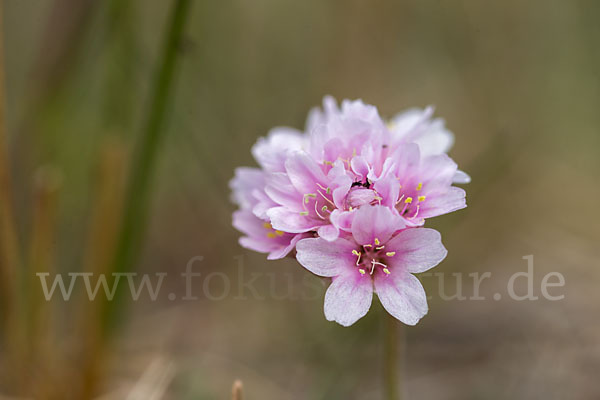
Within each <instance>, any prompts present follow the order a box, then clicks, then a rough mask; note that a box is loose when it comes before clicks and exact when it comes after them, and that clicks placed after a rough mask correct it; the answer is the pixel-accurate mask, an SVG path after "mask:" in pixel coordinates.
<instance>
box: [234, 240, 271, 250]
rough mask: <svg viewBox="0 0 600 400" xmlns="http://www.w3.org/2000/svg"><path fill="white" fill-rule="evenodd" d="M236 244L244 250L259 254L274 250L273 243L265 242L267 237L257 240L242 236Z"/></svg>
mask: <svg viewBox="0 0 600 400" xmlns="http://www.w3.org/2000/svg"><path fill="white" fill-rule="evenodd" d="M238 243H239V244H240V246H242V247H243V248H245V249H248V250H252V251H257V252H259V253H269V252H271V251H273V250H274V246H273V242H269V241H267V237H265V238H264V239H259V238H257V237H251V236H242V237H241V238H240V239H239V240H238Z"/></svg>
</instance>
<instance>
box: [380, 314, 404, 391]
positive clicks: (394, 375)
mask: <svg viewBox="0 0 600 400" xmlns="http://www.w3.org/2000/svg"><path fill="white" fill-rule="evenodd" d="M384 331H385V332H384V334H385V340H384V343H385V347H384V351H385V356H384V363H385V365H384V367H385V370H384V372H385V391H386V399H387V400H402V398H403V397H404V396H403V395H402V394H403V391H402V389H403V387H402V380H403V366H404V363H403V359H404V326H403V325H402V324H401V323H400V322H398V321H397V320H396V319H395V318H394V317H392V316H391V315H389V314H387V313H385V329H384Z"/></svg>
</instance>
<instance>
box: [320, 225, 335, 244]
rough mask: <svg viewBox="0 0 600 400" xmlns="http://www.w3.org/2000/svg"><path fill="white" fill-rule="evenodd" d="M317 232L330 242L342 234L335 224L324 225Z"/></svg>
mask: <svg viewBox="0 0 600 400" xmlns="http://www.w3.org/2000/svg"><path fill="white" fill-rule="evenodd" d="M317 233H318V234H319V236H320V237H322V238H323V239H325V240H327V241H328V242H333V241H334V240H335V239H337V238H338V236H339V235H340V230H339V228H337V227H336V226H335V225H323V226H320V227H319V228H318V229H317Z"/></svg>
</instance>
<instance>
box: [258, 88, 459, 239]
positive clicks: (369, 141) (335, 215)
mask: <svg viewBox="0 0 600 400" xmlns="http://www.w3.org/2000/svg"><path fill="white" fill-rule="evenodd" d="M324 108H325V112H323V113H319V112H313V116H312V117H311V118H309V123H308V124H307V125H308V126H309V127H312V131H310V133H309V137H307V138H305V140H300V139H298V138H297V137H296V136H295V139H294V140H290V141H289V142H290V143H295V144H298V146H294V148H293V149H292V150H290V147H289V146H288V147H287V149H286V150H285V154H284V155H282V154H283V153H282V152H279V153H278V154H279V155H280V156H281V157H280V158H279V159H278V162H277V168H272V169H271V171H273V172H271V173H270V174H269V175H268V176H267V178H266V187H265V193H266V194H267V196H268V197H269V199H270V200H269V201H267V203H270V202H273V203H275V204H276V205H275V206H273V207H271V208H268V206H267V205H263V206H262V207H263V208H265V209H267V208H268V210H267V211H266V214H267V216H268V217H269V219H270V220H271V224H272V225H273V227H274V228H275V229H278V230H281V231H284V232H292V233H302V232H309V231H316V232H317V233H318V234H319V236H320V237H322V238H324V239H326V240H335V239H336V238H337V237H338V235H339V232H340V230H343V231H349V230H350V226H351V223H352V218H353V215H354V212H355V211H356V210H357V209H358V208H360V207H362V206H364V205H375V204H380V205H384V206H387V207H389V208H390V209H391V210H393V212H394V213H395V214H397V215H399V216H401V217H403V218H404V220H405V221H404V222H405V223H406V224H407V225H410V226H420V225H423V224H424V223H425V218H430V217H435V216H439V215H443V214H446V213H448V212H452V211H456V210H459V209H461V208H464V207H466V202H465V192H464V191H463V190H462V189H460V188H457V187H453V186H452V184H453V182H454V181H456V180H459V181H461V182H464V181H467V180H468V176H467V175H466V174H464V173H461V172H460V171H458V170H457V166H456V164H455V163H454V162H453V161H452V160H451V159H450V158H449V157H448V156H447V155H446V154H445V153H444V152H443V151H445V150H446V149H447V148H448V147H449V145H450V144H451V142H452V140H453V139H452V136H451V134H450V133H449V132H448V131H446V130H445V129H444V128H443V123H441V122H439V121H437V120H435V121H433V122H428V121H429V117H430V112H429V111H427V110H426V111H425V112H422V113H418V115H417V116H410V118H409V117H406V116H404V117H397V122H396V125H397V128H396V130H395V131H390V130H389V129H388V127H387V126H386V124H385V123H384V122H383V120H382V119H381V118H380V116H379V114H378V113H377V109H376V108H375V107H373V106H368V105H365V104H363V103H362V102H361V101H354V102H350V101H344V102H343V103H342V107H341V109H338V108H337V106H336V104H335V101H334V100H333V99H331V98H325V100H324ZM412 113H414V112H412ZM413 120H414V121H413ZM448 137H450V139H448ZM410 140H421V142H422V143H421V144H417V143H414V142H410ZM274 142H275V140H274V138H270V139H267V140H266V141H265V142H263V143H274ZM436 142H440V143H441V142H444V143H442V144H439V143H438V144H437V145H436V144H435V143H436ZM424 143H425V144H424ZM427 143H429V144H427ZM299 147H300V148H299ZM422 152H424V154H423V155H421V154H422ZM270 154H271V153H270ZM271 157H274V156H271ZM271 164H275V163H271Z"/></svg>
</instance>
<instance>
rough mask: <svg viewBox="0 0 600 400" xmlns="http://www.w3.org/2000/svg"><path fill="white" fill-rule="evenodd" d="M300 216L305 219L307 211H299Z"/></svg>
mask: <svg viewBox="0 0 600 400" xmlns="http://www.w3.org/2000/svg"><path fill="white" fill-rule="evenodd" d="M300 215H301V216H303V217H305V216H307V215H308V211H300Z"/></svg>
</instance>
